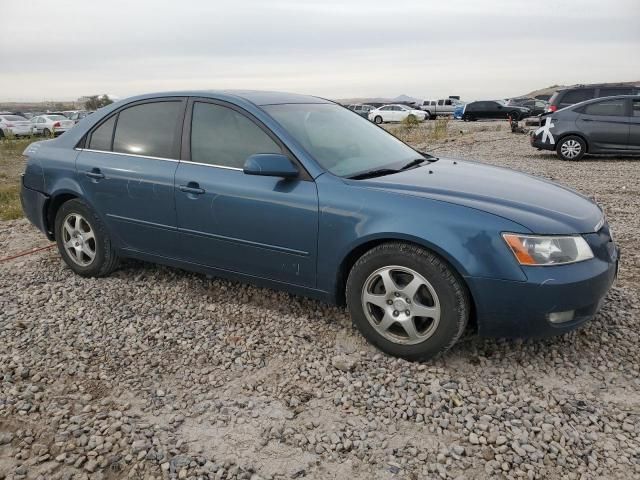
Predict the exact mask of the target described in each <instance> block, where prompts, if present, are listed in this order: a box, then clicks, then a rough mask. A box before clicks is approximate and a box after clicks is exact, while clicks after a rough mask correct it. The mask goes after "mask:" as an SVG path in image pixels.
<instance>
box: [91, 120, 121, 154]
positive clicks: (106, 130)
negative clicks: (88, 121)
mask: <svg viewBox="0 0 640 480" xmlns="http://www.w3.org/2000/svg"><path fill="white" fill-rule="evenodd" d="M115 124H116V115H114V116H112V117H111V118H110V119H108V120H107V121H106V122H104V123H103V124H102V125H100V126H99V127H98V128H96V129H95V130H94V131H93V133H92V134H91V140H89V149H90V150H105V151H110V150H111V140H112V139H113V127H114V125H115Z"/></svg>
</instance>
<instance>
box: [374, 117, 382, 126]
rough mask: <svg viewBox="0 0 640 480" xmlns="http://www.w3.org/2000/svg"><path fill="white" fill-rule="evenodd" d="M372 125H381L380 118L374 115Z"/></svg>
mask: <svg viewBox="0 0 640 480" xmlns="http://www.w3.org/2000/svg"><path fill="white" fill-rule="evenodd" d="M373 123H375V124H376V125H380V124H381V123H382V117H381V116H380V115H376V116H375V117H374V118H373Z"/></svg>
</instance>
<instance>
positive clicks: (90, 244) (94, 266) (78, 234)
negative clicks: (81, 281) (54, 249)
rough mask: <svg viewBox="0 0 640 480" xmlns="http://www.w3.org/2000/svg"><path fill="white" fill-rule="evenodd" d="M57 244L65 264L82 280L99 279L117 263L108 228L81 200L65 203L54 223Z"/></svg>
mask: <svg viewBox="0 0 640 480" xmlns="http://www.w3.org/2000/svg"><path fill="white" fill-rule="evenodd" d="M55 235H56V243H57V244H58V251H59V252H60V255H61V256H62V259H63V260H64V261H65V263H66V264H67V265H68V266H69V267H70V268H71V270H73V271H74V272H75V273H77V274H78V275H81V276H83V277H102V276H105V275H108V274H109V273H111V272H112V271H113V270H114V269H115V268H116V266H117V264H118V256H117V254H116V251H115V249H114V247H113V244H112V242H111V238H110V236H109V234H108V232H107V229H106V228H105V226H104V225H103V223H102V222H101V221H100V219H99V218H98V216H97V215H96V214H95V213H94V212H93V211H92V210H91V209H90V208H89V207H88V206H87V205H86V204H85V203H84V202H82V201H81V200H77V199H75V200H69V201H68V202H66V203H64V204H63V205H62V206H61V207H60V209H59V210H58V213H57V214H56V221H55Z"/></svg>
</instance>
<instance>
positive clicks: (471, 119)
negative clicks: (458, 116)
mask: <svg viewBox="0 0 640 480" xmlns="http://www.w3.org/2000/svg"><path fill="white" fill-rule="evenodd" d="M462 120H464V121H465V122H475V121H476V117H474V116H473V115H469V114H468V113H465V114H464V115H462Z"/></svg>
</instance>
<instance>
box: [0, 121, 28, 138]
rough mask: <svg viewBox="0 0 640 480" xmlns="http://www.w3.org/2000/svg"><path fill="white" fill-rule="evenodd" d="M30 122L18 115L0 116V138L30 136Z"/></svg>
mask: <svg viewBox="0 0 640 480" xmlns="http://www.w3.org/2000/svg"><path fill="white" fill-rule="evenodd" d="M31 133H32V130H31V122H30V121H29V120H27V119H26V118H24V117H21V116H20V115H0V138H3V137H8V136H11V135H15V136H16V137H19V136H23V135H31Z"/></svg>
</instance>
